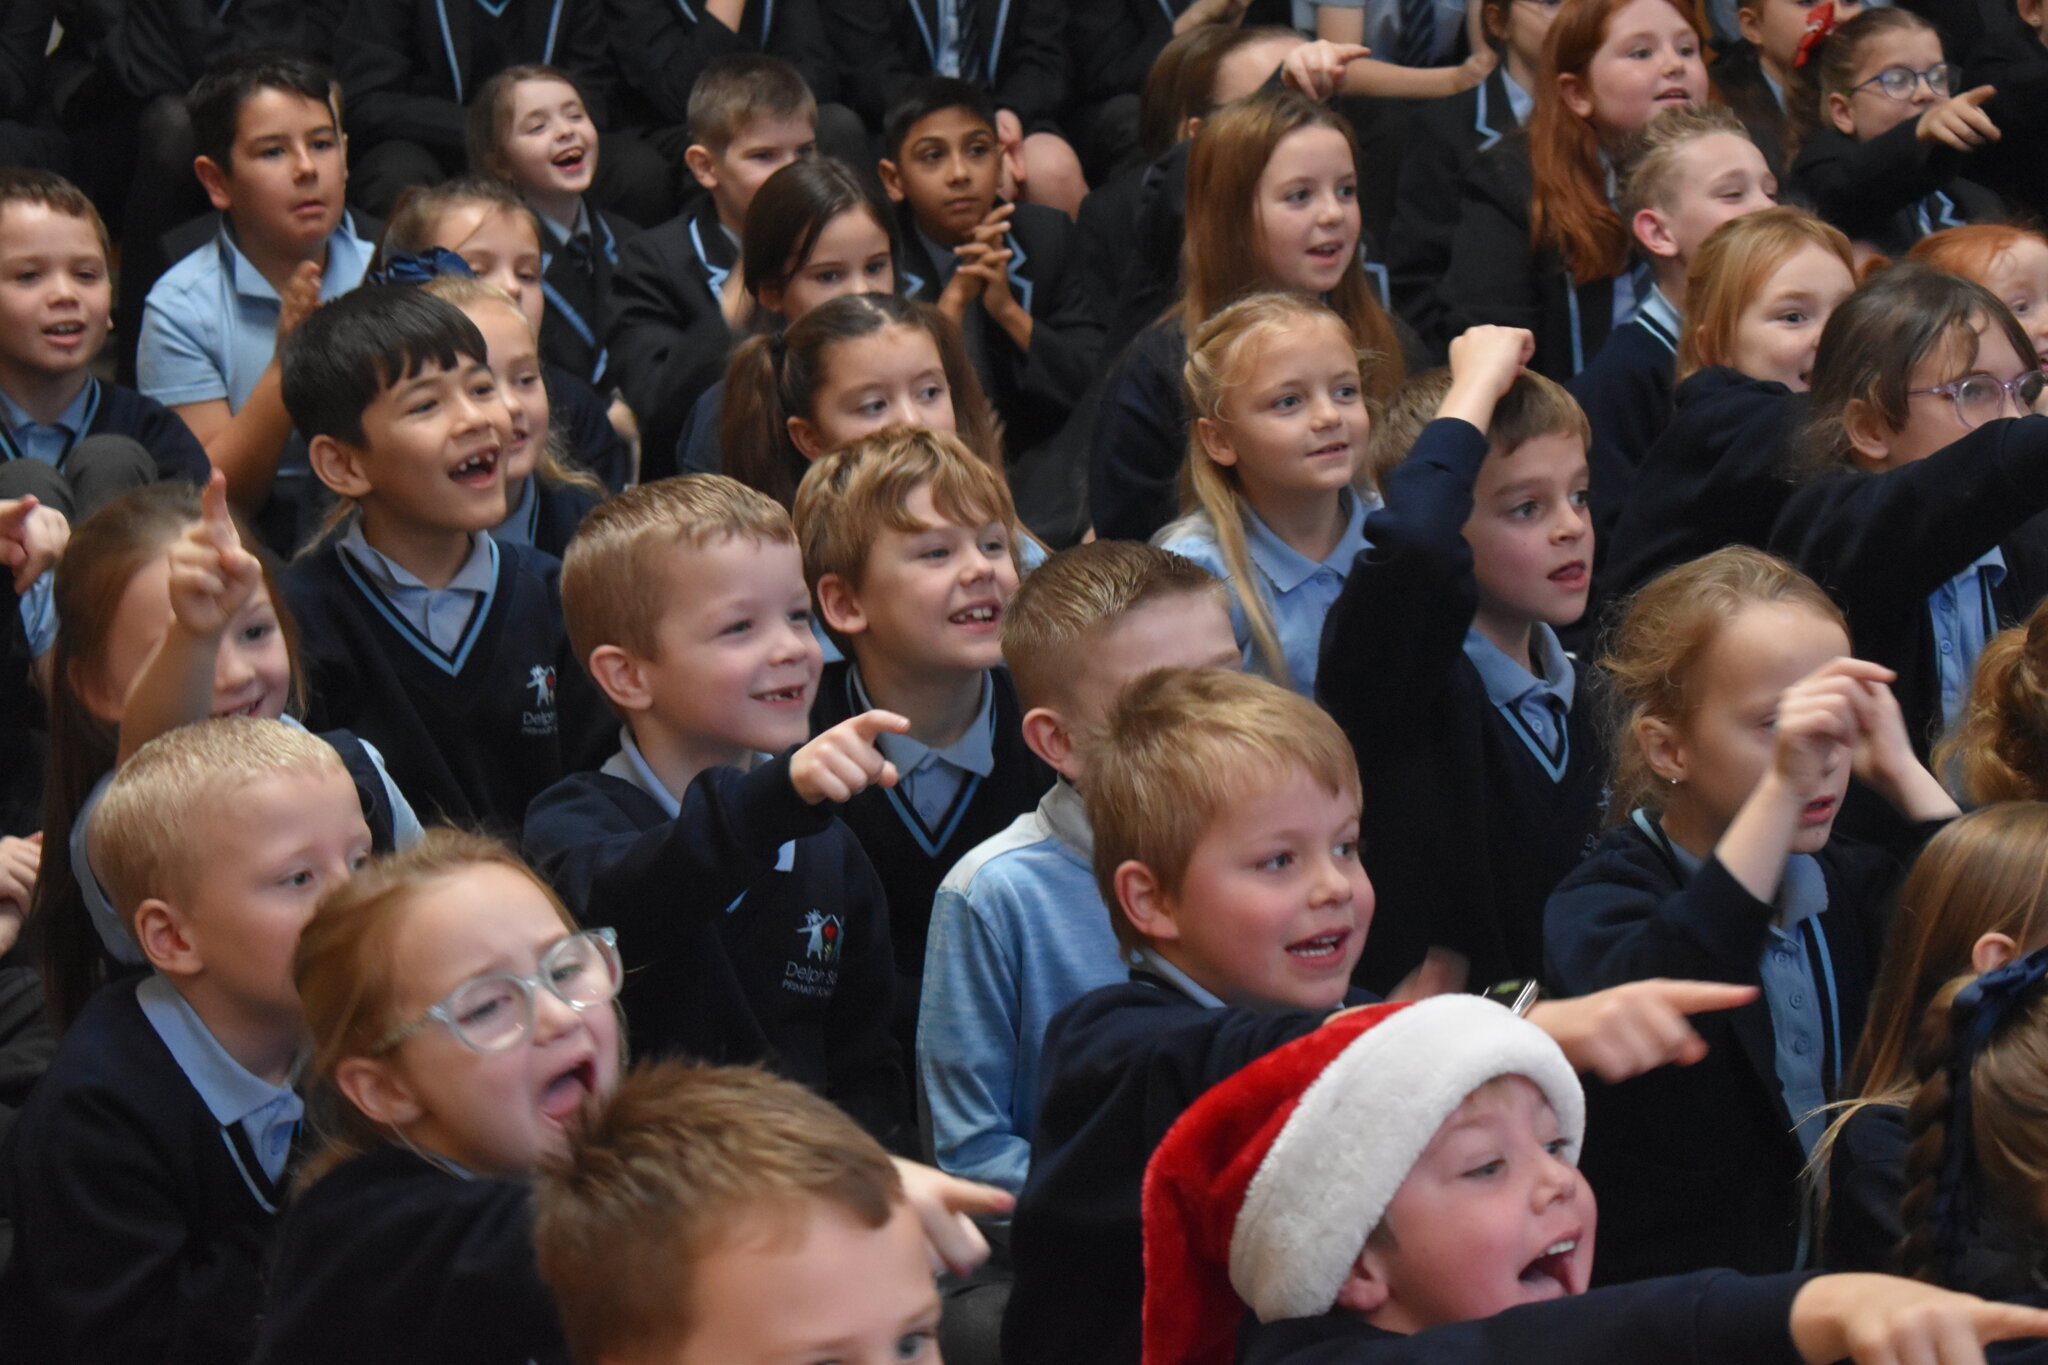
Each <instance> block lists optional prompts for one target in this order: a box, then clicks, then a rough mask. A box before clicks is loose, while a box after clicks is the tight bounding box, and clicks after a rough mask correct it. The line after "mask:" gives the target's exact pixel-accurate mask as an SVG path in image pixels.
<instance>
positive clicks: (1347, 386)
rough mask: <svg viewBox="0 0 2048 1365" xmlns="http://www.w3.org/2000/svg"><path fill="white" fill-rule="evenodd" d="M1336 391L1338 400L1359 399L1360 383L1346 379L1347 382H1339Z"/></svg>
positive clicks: (1350, 400)
mask: <svg viewBox="0 0 2048 1365" xmlns="http://www.w3.org/2000/svg"><path fill="white" fill-rule="evenodd" d="M1335 393H1336V395H1337V401H1338V402H1340V403H1351V402H1355V401H1357V399H1358V394H1359V388H1358V385H1356V384H1354V383H1352V382H1350V381H1349V380H1346V381H1345V382H1343V383H1341V384H1339V385H1338V386H1337V387H1336V389H1335Z"/></svg>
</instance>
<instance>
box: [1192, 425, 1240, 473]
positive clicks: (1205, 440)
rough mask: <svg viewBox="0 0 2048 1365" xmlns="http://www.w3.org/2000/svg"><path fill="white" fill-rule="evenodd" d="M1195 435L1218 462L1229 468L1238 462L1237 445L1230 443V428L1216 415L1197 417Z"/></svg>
mask: <svg viewBox="0 0 2048 1365" xmlns="http://www.w3.org/2000/svg"><path fill="white" fill-rule="evenodd" d="M1195 437H1196V439H1198V440H1200V441H1201V443H1202V449H1204V450H1206V451H1208V452H1209V458H1210V459H1212V460H1214V461H1215V462H1216V463H1217V464H1220V465H1222V466H1223V467H1224V468H1226V469H1227V468H1229V467H1230V466H1231V465H1234V464H1236V463H1237V447H1235V446H1233V445H1232V444H1230V429H1229V428H1228V427H1226V426H1225V425H1224V424H1223V423H1221V422H1219V421H1217V420H1216V419H1215V418H1214V417H1197V418H1196V419H1195Z"/></svg>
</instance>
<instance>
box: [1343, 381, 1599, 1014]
mask: <svg viewBox="0 0 2048 1365" xmlns="http://www.w3.org/2000/svg"><path fill="white" fill-rule="evenodd" d="M1486 451H1487V443H1486V437H1485V436H1484V435H1483V434H1481V433H1480V431H1479V430H1478V429H1477V428H1475V427H1473V426H1472V425H1471V424H1469V423H1466V422H1460V421H1455V420H1446V421H1436V422H1432V423H1430V424H1429V425H1428V426H1427V427H1425V428H1423V432H1422V435H1421V437H1420V438H1419V439H1418V440H1417V441H1416V443H1415V449H1414V451H1413V452H1412V453H1411V454H1410V455H1409V456H1408V458H1407V460H1405V461H1404V462H1402V464H1401V465H1400V466H1399V467H1398V468H1396V469H1395V470H1394V472H1393V473H1392V474H1391V475H1390V476H1389V477H1388V480H1387V488H1386V496H1387V501H1386V505H1385V506H1384V507H1382V508H1380V509H1379V510H1378V511H1376V512H1373V513H1372V514H1371V515H1370V516H1368V517H1367V518H1366V521H1365V534H1366V537H1367V539H1369V540H1370V541H1371V542H1372V548H1371V549H1369V550H1366V551H1365V552H1363V553H1362V554H1360V555H1359V557H1358V563H1357V566H1356V567H1355V568H1354V569H1353V570H1352V572H1351V576H1350V577H1349V578H1347V579H1346V580H1345V583H1344V590H1343V591H1342V592H1341V593H1340V594H1339V595H1338V598H1337V601H1336V604H1335V605H1334V606H1333V607H1331V609H1330V615H1329V619H1328V620H1327V621H1326V622H1325V623H1324V626H1323V649H1322V656H1321V661H1320V662H1319V663H1318V665H1317V672H1316V699H1317V700H1318V701H1320V702H1321V703H1322V704H1323V706H1324V707H1325V708H1326V709H1327V710H1328V711H1329V712H1330V714H1331V715H1332V716H1334V717H1336V719H1337V723H1338V724H1340V725H1342V726H1343V727H1344V733H1345V734H1346V735H1347V736H1349V738H1350V740H1351V744H1352V747H1353V748H1354V749H1356V750H1357V752H1358V766H1359V770H1360V776H1361V781H1362V786H1363V794H1364V815H1363V818H1362V820H1361V823H1360V828H1361V832H1362V845H1363V849H1362V851H1363V856H1364V859H1365V869H1366V872H1367V873H1368V874H1369V875H1370V876H1371V878H1372V884H1373V888H1374V890H1375V891H1376V892H1377V893H1378V908H1377V909H1376V910H1375V911H1374V914H1373V922H1372V931H1371V933H1370V934H1368V935H1367V937H1366V942H1365V953H1364V955H1363V956H1362V957H1361V958H1360V959H1359V963H1358V972H1357V975H1356V978H1355V979H1356V980H1357V981H1358V983H1359V984H1360V985H1363V986H1365V987H1366V988H1367V989H1369V990H1374V991H1381V992H1384V991H1386V990H1387V989H1389V988H1391V987H1392V986H1393V985H1394V984H1395V983H1397V982H1399V981H1400V979H1401V978H1402V977H1403V976H1405V975H1407V973H1408V972H1409V971H1411V970H1412V969H1414V968H1415V967H1417V966H1419V965H1420V964H1421V962H1422V959H1423V957H1424V955H1425V954H1426V953H1427V952H1428V950H1429V949H1430V948H1431V947H1432V946H1438V945H1440V946H1443V947H1447V948H1454V949H1456V950H1457V951H1459V952H1460V953H1463V954H1464V955H1465V957H1466V958H1467V960H1468V961H1469V962H1470V963H1471V979H1472V980H1473V981H1475V982H1479V983H1482V984H1483V983H1487V982H1493V981H1502V980H1507V979H1510V978H1513V977H1533V976H1536V975H1538V974H1539V973H1540V972H1541V970H1542V965H1543V901H1544V898H1545V897H1546V896H1548V895H1549V894H1550V891H1551V888H1552V887H1554V886H1556V885H1557V883H1558V882H1559V880H1561V879H1562V878H1563V877H1564V875H1565V874H1566V873H1567V872H1569V871H1570V870H1571V869H1572V866H1573V865H1574V864H1575V863H1577V862H1578V860H1579V859H1580V858H1581V857H1582V856H1583V855H1584V853H1585V852H1586V849H1587V848H1588V846H1589V844H1590V842H1591V839H1592V836H1593V833H1594V831H1595V829H1596V828H1597V820H1598V810H1599V803H1600V781H1601V775H1602V773H1603V772H1604V770H1605V768H1606V759H1605V755H1604V753H1603V751H1602V746H1601V742H1600V735H1599V728H1598V726H1596V725H1595V724H1594V722H1593V720H1592V719H1591V712H1592V709H1593V708H1592V706H1591V705H1590V704H1589V703H1588V701H1587V687H1586V682H1585V678H1584V666H1583V665H1581V664H1577V663H1575V664H1574V667H1575V668H1578V669H1579V671H1580V675H1581V676H1580V679H1579V684H1578V690H1577V691H1576V693H1575V698H1576V704H1575V705H1574V706H1573V707H1572V708H1571V710H1570V712H1569V713H1568V715H1567V718H1566V725H1565V729H1566V733H1567V735H1568V736H1569V751H1568V755H1567V758H1566V762H1565V765H1564V770H1563V775H1562V777H1561V778H1559V779H1556V780H1553V779H1552V777H1551V775H1550V773H1549V772H1548V771H1546V770H1545V768H1544V766H1543V765H1542V764H1541V763H1540V762H1538V760H1537V758H1536V756H1535V755H1534V754H1532V753H1531V752H1530V751H1529V748H1528V746H1527V745H1525V744H1524V743H1523V742H1522V740H1521V738H1520V735H1519V732H1518V731H1517V730H1516V728H1515V726H1514V724H1513V723H1512V722H1510V721H1509V720H1508V719H1507V717H1506V716H1504V715H1503V714H1502V713H1501V710H1500V709H1499V708H1498V707H1496V706H1495V705H1494V704H1493V702H1492V701H1491V700H1489V699H1488V697H1487V695H1486V686H1485V684H1484V683H1483V682H1482V681H1481V680H1480V677H1479V671H1478V670H1477V669H1476V668H1474V667H1473V666H1472V663H1471V661H1470V660H1468V659H1467V658H1466V657H1465V649H1464V644H1465V632H1466V629H1467V628H1468V627H1469V626H1470V625H1471V624H1472V618H1473V614H1474V612H1475V611H1477V609H1478V601H1479V589H1478V585H1477V583H1476V582H1475V580H1474V579H1473V576H1472V550H1471V547H1470V546H1468V545H1467V544H1466V543H1465V537H1464V533H1463V528H1464V525H1465V520H1466V518H1467V517H1468V516H1469V515H1470V514H1471V510H1472V481H1473V479H1474V478H1475V477H1477V475H1478V472H1479V466H1480V464H1481V463H1482V462H1483V461H1484V460H1485V458H1486Z"/></svg>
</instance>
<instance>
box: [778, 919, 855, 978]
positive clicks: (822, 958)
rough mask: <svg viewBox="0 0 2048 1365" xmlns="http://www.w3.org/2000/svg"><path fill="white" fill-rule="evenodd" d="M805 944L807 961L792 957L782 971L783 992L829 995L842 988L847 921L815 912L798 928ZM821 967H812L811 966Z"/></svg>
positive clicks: (797, 931)
mask: <svg viewBox="0 0 2048 1365" xmlns="http://www.w3.org/2000/svg"><path fill="white" fill-rule="evenodd" d="M796 933H797V937H799V938H801V939H803V940H804V960H803V961H802V962H798V961H797V960H796V959H795V958H794V957H792V958H791V959H790V960H789V961H788V962H787V963H785V964H783V968H782V988H783V989H784V990H790V991H795V992H796V993H797V994H798V995H830V994H832V988H833V987H834V986H836V985H838V984H839V949H840V946H841V945H842V944H843V943H844V942H845V939H846V920H845V919H844V918H843V917H842V916H839V915H827V914H825V913H823V912H822V911H818V910H812V911H809V912H807V913H806V914H805V915H804V922H803V923H802V924H801V925H799V926H797V930H796ZM814 962H815V963H820V964H822V965H820V966H815V967H814V966H812V965H811V964H812V963H814Z"/></svg>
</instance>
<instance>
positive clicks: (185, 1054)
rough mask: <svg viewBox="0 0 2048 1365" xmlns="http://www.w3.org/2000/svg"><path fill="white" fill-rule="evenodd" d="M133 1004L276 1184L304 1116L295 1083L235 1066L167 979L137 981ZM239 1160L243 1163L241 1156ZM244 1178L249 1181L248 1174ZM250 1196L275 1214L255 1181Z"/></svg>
mask: <svg viewBox="0 0 2048 1365" xmlns="http://www.w3.org/2000/svg"><path fill="white" fill-rule="evenodd" d="M135 1002H136V1003H137V1004H138V1005H140V1006H141V1007H142V1015H143V1018H145V1019H147V1020H149V1026H150V1027H151V1028H153V1029H155V1030H156V1036H157V1037H159V1038H161V1039H163V1043H164V1046H165V1047H166V1048H168V1049H169V1050H170V1054H171V1060H173V1061H175V1062H176V1063H177V1064H178V1070H180V1071H182V1072H184V1073H185V1079H186V1080H188V1081H190V1082H191V1083H192V1088H193V1089H194V1090H196V1091H198V1092H199V1098H200V1099H201V1100H202V1101H204V1102H205V1104H206V1108H207V1112H208V1113H210V1114H212V1115H213V1121H214V1122H215V1123H218V1124H219V1125H220V1126H221V1127H223V1128H226V1127H227V1126H228V1125H230V1124H240V1125H241V1127H242V1133H243V1135H244V1136H246V1137H247V1138H248V1139H249V1148H250V1150H251V1151H253V1152H255V1153H256V1160H257V1161H258V1162H259V1163H260V1164H261V1165H262V1167H263V1174H264V1175H265V1176H266V1177H267V1178H268V1179H269V1180H270V1182H271V1184H272V1185H275V1184H276V1183H277V1181H278V1180H279V1179H280V1178H281V1177H282V1176H283V1175H284V1165H285V1161H286V1159H287V1158H289V1157H290V1155H291V1148H292V1134H293V1133H295V1132H297V1131H298V1127H299V1120H300V1118H301V1117H302V1116H304V1114H305V1112H306V1105H305V1102H304V1101H303V1100H301V1099H300V1098H299V1096H298V1092H297V1091H295V1090H293V1089H292V1086H291V1082H290V1081H286V1083H285V1084H283V1085H272V1084H271V1083H270V1082H269V1081H266V1080H264V1079H263V1078H262V1077H261V1076H258V1075H256V1074H255V1073H253V1072H251V1071H250V1070H249V1069H248V1068H247V1067H245V1066H243V1065H242V1064H241V1063H240V1062H238V1061H236V1060H235V1059H234V1058H233V1057H232V1056H230V1055H229V1054H228V1050H227V1049H226V1048H224V1047H222V1046H221V1045H220V1039H218V1038H216V1037H214V1036H213V1031H212V1030H211V1029H209V1028H207V1027H206V1021H205V1020H203V1019H201V1018H200V1017H199V1014H198V1012H197V1011H196V1010H194V1009H193V1008H192V1005H191V1003H190V1002H189V1001H187V1000H186V999H185V997H184V996H182V995H180V994H178V991H177V988H176V987H174V986H172V985H171V983H170V982H169V981H166V980H165V979H164V978H163V977H161V976H158V975H156V974H155V973H151V974H150V975H149V976H146V977H144V978H143V979H142V980H141V981H139V982H137V983H136V986H135ZM296 1069H297V1068H296V1067H295V1068H294V1070H295V1071H296ZM231 1150H232V1149H231ZM236 1161H237V1164H239V1162H240V1154H239V1153H236ZM244 1175H245V1178H246V1172H245V1173H244ZM249 1192H250V1193H251V1194H253V1195H255V1196H256V1199H257V1202H258V1203H260V1204H262V1205H263V1206H264V1207H265V1208H267V1209H270V1210H271V1212H273V1213H274V1212H276V1210H275V1209H274V1208H272V1207H271V1204H270V1201H269V1200H268V1199H266V1198H264V1196H263V1193H262V1191H260V1190H258V1189H257V1188H256V1186H255V1183H254V1182H253V1181H252V1182H249Z"/></svg>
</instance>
